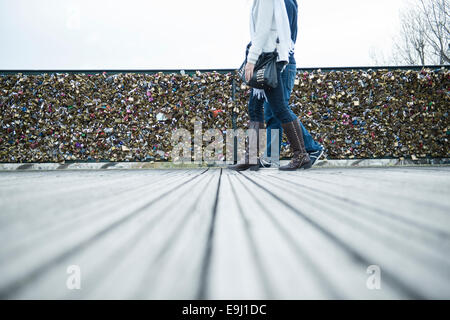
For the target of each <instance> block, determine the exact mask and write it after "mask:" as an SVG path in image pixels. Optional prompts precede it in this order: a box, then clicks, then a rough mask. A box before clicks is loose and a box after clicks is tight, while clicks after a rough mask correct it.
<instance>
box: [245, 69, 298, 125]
mask: <svg viewBox="0 0 450 320" xmlns="http://www.w3.org/2000/svg"><path fill="white" fill-rule="evenodd" d="M283 66H284V63H283V62H278V63H277V77H278V86H277V87H276V88H270V89H266V90H264V92H265V94H266V97H267V101H269V103H270V108H271V112H272V114H273V117H274V118H276V119H277V121H278V122H279V123H280V126H281V123H288V122H292V121H294V120H295V119H297V117H296V116H295V114H294V113H293V112H292V111H291V109H290V108H289V105H288V101H286V98H285V88H284V82H283V80H282V78H281V70H282V69H283ZM264 101H265V99H264V98H258V97H255V96H254V95H253V89H252V91H251V93H250V101H249V103H248V114H249V117H250V120H251V121H257V122H264Z"/></svg>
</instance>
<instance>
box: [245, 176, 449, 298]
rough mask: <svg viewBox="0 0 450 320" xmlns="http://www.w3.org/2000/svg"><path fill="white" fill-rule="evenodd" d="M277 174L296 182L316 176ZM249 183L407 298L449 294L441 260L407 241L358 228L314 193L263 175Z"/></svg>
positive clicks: (344, 211)
mask: <svg viewBox="0 0 450 320" xmlns="http://www.w3.org/2000/svg"><path fill="white" fill-rule="evenodd" d="M278 174H279V175H280V176H285V177H287V179H288V180H290V179H293V180H295V179H301V178H302V176H307V175H312V174H314V172H313V171H311V172H307V173H303V172H295V173H278ZM339 178H341V179H343V178H342V177H339ZM249 180H251V181H253V182H254V183H257V184H259V185H264V186H265V189H266V191H267V193H268V194H271V195H272V196H273V197H274V198H276V199H280V200H281V201H283V202H285V203H286V205H287V206H288V207H289V208H291V209H294V210H295V211H296V213H297V214H298V215H299V216H300V217H302V218H303V219H305V220H306V221H308V222H309V223H310V224H312V225H314V226H315V227H316V229H317V230H318V231H320V232H322V233H323V234H326V235H327V236H328V237H330V238H331V239H334V241H336V242H337V243H339V244H340V245H341V246H342V247H343V248H346V250H348V251H349V252H351V253H352V254H353V255H355V257H357V258H358V259H359V260H361V261H362V262H364V263H366V264H368V265H369V264H371V263H370V261H373V264H378V265H380V266H382V269H383V270H384V274H385V278H387V281H389V282H391V283H392V285H393V286H397V287H398V288H400V289H402V290H403V292H404V294H406V295H407V296H408V295H409V296H410V297H421V296H427V297H442V295H448V294H449V288H448V285H447V282H448V279H450V278H449V270H450V269H449V268H448V262H447V259H446V258H445V257H444V256H436V255H433V254H431V253H430V252H428V251H426V250H424V248H423V247H422V248H418V247H417V246H414V245H410V244H409V243H408V241H403V242H402V241H399V240H398V239H397V237H396V236H397V235H395V234H393V233H389V232H386V231H385V230H384V228H381V227H379V228H376V227H374V226H372V225H371V224H370V223H369V224H367V223H366V224H363V223H361V221H360V220H359V221H358V220H357V219H355V217H357V215H358V212H357V211H351V209H350V210H349V208H348V207H346V205H345V202H343V201H337V200H336V199H329V198H327V197H320V193H318V192H317V193H316V194H315V195H310V194H305V192H304V190H303V189H300V188H295V187H294V186H292V185H287V183H280V182H276V181H274V180H273V179H267V178H264V175H255V176H252V177H251V178H249ZM316 198H317V200H316ZM405 270H406V271H405Z"/></svg>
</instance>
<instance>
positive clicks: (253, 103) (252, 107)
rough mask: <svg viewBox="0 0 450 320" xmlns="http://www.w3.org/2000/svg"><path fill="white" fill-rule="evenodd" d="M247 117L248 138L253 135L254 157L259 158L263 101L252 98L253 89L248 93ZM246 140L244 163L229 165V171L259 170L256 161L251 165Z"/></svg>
mask: <svg viewBox="0 0 450 320" xmlns="http://www.w3.org/2000/svg"><path fill="white" fill-rule="evenodd" d="M248 115H249V117H250V121H249V124H248V133H249V136H250V135H251V134H253V135H254V136H255V137H256V156H257V157H259V130H260V129H264V114H263V99H258V98H257V97H255V96H253V89H252V90H251V92H250V100H249V104H248ZM251 131H253V132H251ZM246 140H247V143H246V145H247V146H246V151H245V162H244V163H238V164H235V165H231V166H229V167H228V168H229V169H232V170H236V171H245V170H247V169H251V170H258V169H259V163H258V161H255V163H252V159H250V149H251V146H250V142H251V139H246Z"/></svg>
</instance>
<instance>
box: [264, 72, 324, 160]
mask: <svg viewBox="0 0 450 320" xmlns="http://www.w3.org/2000/svg"><path fill="white" fill-rule="evenodd" d="M296 74H297V66H296V64H295V63H290V64H288V65H287V66H286V68H285V69H284V71H283V72H282V73H281V82H282V83H283V98H284V100H285V104H286V105H287V109H288V112H289V113H290V114H291V118H294V117H295V118H296V119H297V117H296V116H295V114H294V113H293V112H292V110H291V107H290V106H289V100H290V98H291V94H292V90H293V89H294V82H295V77H296ZM264 120H265V122H266V126H267V148H266V151H265V157H266V158H267V159H268V160H269V161H271V162H272V163H278V162H279V157H280V154H279V152H280V150H281V141H282V137H283V127H282V125H281V122H280V120H279V119H278V118H277V117H276V116H275V114H274V111H273V107H272V105H271V104H270V103H269V102H267V101H266V102H264ZM299 122H300V127H301V129H302V133H303V140H304V143H305V148H306V152H308V153H309V154H311V153H315V152H318V151H322V150H323V147H322V146H321V145H320V144H318V143H317V142H316V141H314V139H313V138H312V136H311V134H310V133H309V132H308V131H307V130H306V128H305V127H304V126H303V124H302V123H301V121H300V120H299ZM273 129H275V130H279V135H278V139H276V137H274V139H272V135H271V130H273ZM276 140H278V141H276ZM275 143H278V149H276V148H275V150H278V153H277V154H272V144H275Z"/></svg>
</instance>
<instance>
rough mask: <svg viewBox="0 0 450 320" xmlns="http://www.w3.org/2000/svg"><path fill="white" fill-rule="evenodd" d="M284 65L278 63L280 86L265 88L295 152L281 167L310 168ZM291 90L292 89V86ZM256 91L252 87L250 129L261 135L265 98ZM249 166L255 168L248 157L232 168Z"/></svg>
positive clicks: (238, 168) (277, 118) (288, 169)
mask: <svg viewBox="0 0 450 320" xmlns="http://www.w3.org/2000/svg"><path fill="white" fill-rule="evenodd" d="M284 66H285V64H284V62H278V63H277V77H278V86H277V87H276V88H268V89H265V90H264V94H265V96H266V98H267V102H268V103H269V104H270V110H271V112H272V115H273V117H274V118H275V119H276V120H277V121H278V123H280V125H281V127H282V129H283V131H284V132H285V134H286V136H287V139H288V141H289V143H290V145H291V149H292V150H293V153H294V156H293V158H292V161H291V162H290V163H289V164H288V165H287V166H283V167H280V168H279V169H280V170H286V171H291V170H297V169H300V168H303V169H308V168H310V167H311V165H312V163H311V159H310V158H309V155H308V153H307V152H306V149H305V145H304V141H303V133H302V130H301V127H300V122H299V121H298V118H297V117H296V116H295V114H294V113H293V112H292V110H291V109H290V108H289V105H288V100H287V99H286V93H285V91H286V89H285V84H284V82H283V80H282V70H283V67H284ZM290 90H291V91H292V87H291V89H290ZM254 92H255V91H254V89H252V92H251V93H250V101H249V104H248V113H249V117H250V123H249V130H250V131H256V132H255V133H254V134H255V135H256V136H259V134H257V131H258V129H261V128H264V101H265V99H264V98H261V97H259V96H257V95H254ZM280 136H281V135H280ZM257 145H258V146H259V142H257ZM257 153H259V152H257ZM248 154H249V152H247V155H248ZM248 168H250V169H252V170H253V169H254V167H252V166H251V164H250V161H248V159H247V160H246V163H245V164H239V165H237V166H233V167H232V169H234V170H238V171H241V170H247V169H248Z"/></svg>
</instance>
